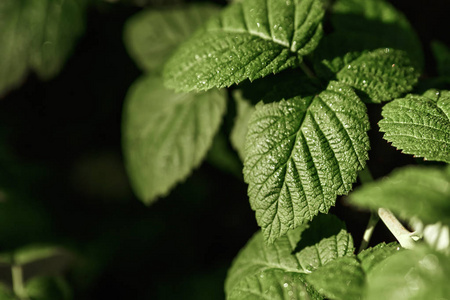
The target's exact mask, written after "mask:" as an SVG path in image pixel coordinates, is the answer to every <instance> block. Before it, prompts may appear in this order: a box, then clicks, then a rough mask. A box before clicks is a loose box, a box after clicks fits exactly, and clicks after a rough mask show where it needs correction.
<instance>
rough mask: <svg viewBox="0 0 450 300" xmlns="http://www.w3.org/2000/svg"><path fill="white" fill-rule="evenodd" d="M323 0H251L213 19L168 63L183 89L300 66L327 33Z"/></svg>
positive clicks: (171, 78) (175, 85)
mask: <svg viewBox="0 0 450 300" xmlns="http://www.w3.org/2000/svg"><path fill="white" fill-rule="evenodd" d="M323 16H324V9H323V7H322V3H321V1H320V0H293V1H279V0H267V1H266V0H245V1H242V2H235V3H232V4H230V5H229V6H228V7H227V8H225V9H224V10H223V11H222V13H221V14H220V15H219V16H218V17H215V18H212V19H211V20H209V21H208V22H207V23H206V24H205V26H203V27H202V29H201V30H199V31H198V32H197V33H196V34H194V36H193V37H192V38H191V39H189V40H188V41H187V42H186V43H184V44H183V45H181V47H180V48H179V49H178V50H177V51H176V52H175V54H174V55H173V56H172V58H170V59H169V61H168V62H167V64H166V66H165V69H164V79H165V84H166V86H167V87H169V88H172V89H175V90H178V91H191V90H207V89H210V88H212V87H228V86H230V85H232V84H234V83H239V82H241V81H243V80H245V79H250V80H254V79H257V78H261V77H264V76H266V75H269V74H271V73H278V72H280V71H281V70H284V69H287V68H289V67H294V66H298V65H299V63H300V62H301V61H302V57H303V56H305V55H307V54H309V53H310V52H311V51H313V50H314V49H315V48H316V46H317V45H318V43H319V40H320V38H321V37H322V25H321V22H322V19H323Z"/></svg>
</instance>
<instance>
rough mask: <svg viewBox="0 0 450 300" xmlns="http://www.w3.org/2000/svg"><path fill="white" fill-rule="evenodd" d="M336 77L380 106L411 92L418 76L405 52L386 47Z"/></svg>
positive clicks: (356, 60) (361, 57)
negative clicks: (384, 102)
mask: <svg viewBox="0 0 450 300" xmlns="http://www.w3.org/2000/svg"><path fill="white" fill-rule="evenodd" d="M336 78H337V79H338V80H339V81H341V82H344V83H346V84H348V85H349V86H351V87H353V88H355V89H356V90H358V91H359V92H360V93H361V94H362V95H363V96H364V97H363V99H364V100H366V101H367V102H373V103H380V102H382V101H389V100H391V99H393V98H395V97H398V96H400V95H401V94H403V93H405V92H408V91H410V90H412V88H413V86H414V85H415V84H416V83H417V80H418V78H419V73H418V72H416V70H415V69H414V68H413V67H412V64H411V61H410V60H409V57H408V55H407V54H406V52H404V51H400V50H394V49H389V48H385V49H377V50H374V51H371V52H363V53H362V54H361V55H360V56H358V58H356V59H354V60H352V61H351V62H349V64H348V65H346V66H345V67H344V68H343V69H341V70H340V71H339V72H338V73H337V74H336Z"/></svg>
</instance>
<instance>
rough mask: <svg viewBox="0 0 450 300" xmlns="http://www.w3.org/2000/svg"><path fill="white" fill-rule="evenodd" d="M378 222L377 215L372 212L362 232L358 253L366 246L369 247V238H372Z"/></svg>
mask: <svg viewBox="0 0 450 300" xmlns="http://www.w3.org/2000/svg"><path fill="white" fill-rule="evenodd" d="M379 220H380V218H379V217H378V214H376V213H374V212H372V214H371V215H370V219H369V222H368V223H367V227H366V231H365V232H364V236H363V239H362V241H361V245H360V246H359V250H358V253H359V252H361V251H363V250H364V249H366V248H367V246H368V245H369V242H370V238H371V237H372V234H373V231H374V229H375V226H376V225H377V223H378V221H379Z"/></svg>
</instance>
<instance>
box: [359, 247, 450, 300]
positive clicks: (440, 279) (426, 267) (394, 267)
mask: <svg viewBox="0 0 450 300" xmlns="http://www.w3.org/2000/svg"><path fill="white" fill-rule="evenodd" d="M449 278H450V259H449V257H448V256H445V255H443V254H441V253H439V252H434V251H432V250H429V249H427V248H425V247H418V248H415V249H414V250H405V251H402V252H400V253H396V254H394V255H392V256H391V257H388V258H387V259H385V260H384V261H382V262H381V263H380V264H378V265H377V266H376V267H375V268H373V270H372V271H371V272H369V274H368V276H367V293H366V299H368V300H375V299H376V300H379V299H396V300H419V299H420V300H422V299H447V298H448V295H450V285H449V284H448V279H449Z"/></svg>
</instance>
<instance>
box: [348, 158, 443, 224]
mask: <svg viewBox="0 0 450 300" xmlns="http://www.w3.org/2000/svg"><path fill="white" fill-rule="evenodd" d="M449 186H450V172H448V171H446V170H442V169H441V168H437V167H419V166H414V167H406V168H403V169H400V170H395V171H394V172H392V173H391V174H390V175H389V176H388V177H387V178H385V179H383V180H381V181H377V182H373V183H369V184H365V185H364V186H363V187H362V188H359V189H357V190H356V191H355V192H353V193H352V194H351V196H350V201H351V202H352V203H354V204H356V205H359V206H362V207H367V208H371V209H376V208H379V207H383V208H387V209H389V210H391V211H392V212H393V213H395V214H398V215H399V216H401V217H402V218H404V219H410V218H413V217H417V218H418V219H419V220H421V221H423V222H424V223H425V224H433V223H437V222H442V223H443V224H446V225H449V224H450V189H449V188H448V187H449Z"/></svg>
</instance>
